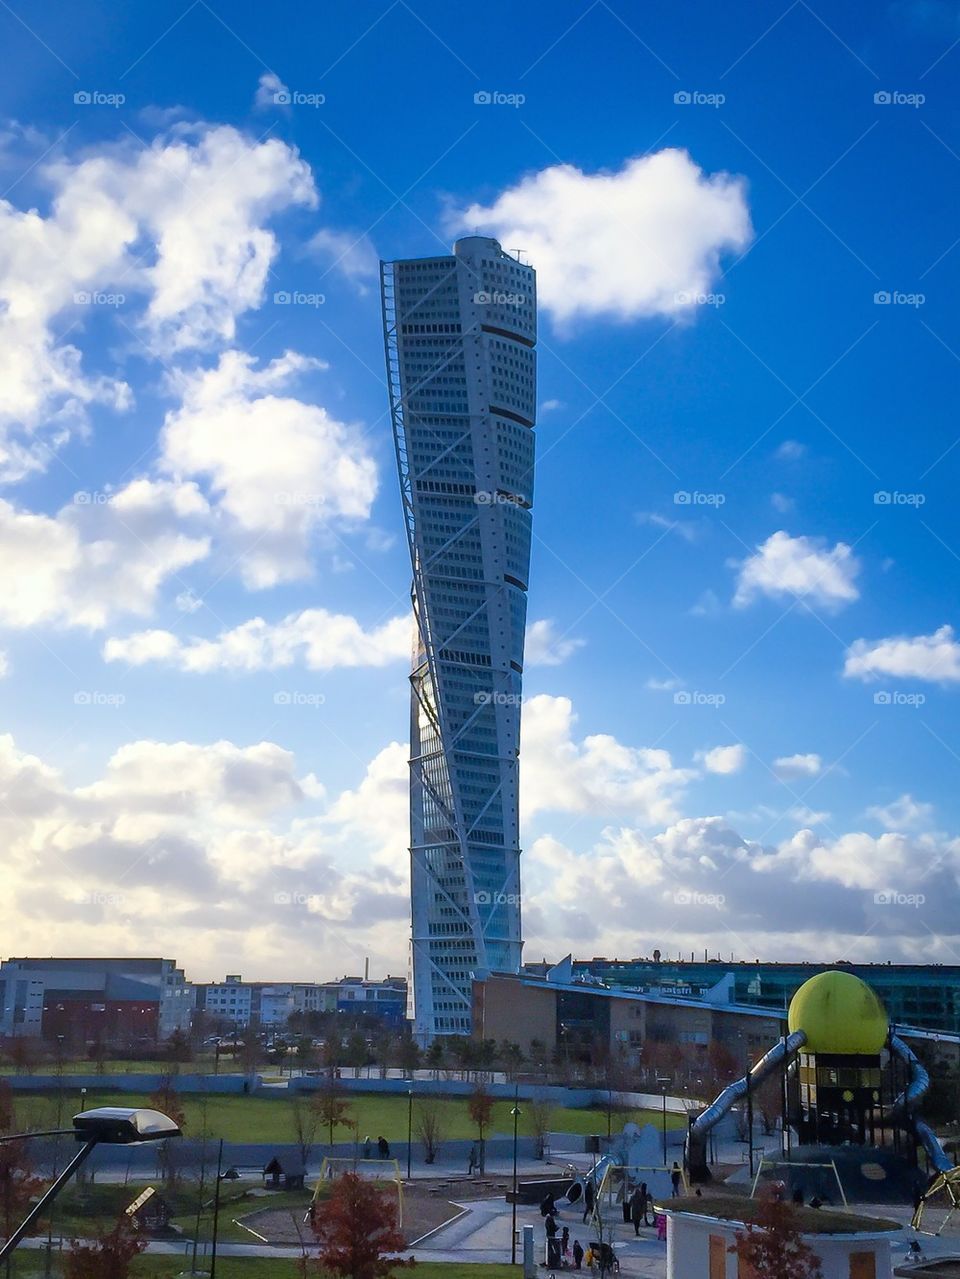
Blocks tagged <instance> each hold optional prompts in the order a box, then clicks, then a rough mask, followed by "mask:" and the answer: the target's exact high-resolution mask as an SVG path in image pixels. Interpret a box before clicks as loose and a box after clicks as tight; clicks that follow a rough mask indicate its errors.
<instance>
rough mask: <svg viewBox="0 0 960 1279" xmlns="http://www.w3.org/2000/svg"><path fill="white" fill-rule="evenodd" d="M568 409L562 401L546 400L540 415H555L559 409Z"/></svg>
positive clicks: (541, 406) (541, 407)
mask: <svg viewBox="0 0 960 1279" xmlns="http://www.w3.org/2000/svg"><path fill="white" fill-rule="evenodd" d="M562 408H566V405H565V404H564V403H563V401H562V400H544V401H543V403H542V404H541V405H540V413H541V414H543V413H555V412H556V411H557V409H562Z"/></svg>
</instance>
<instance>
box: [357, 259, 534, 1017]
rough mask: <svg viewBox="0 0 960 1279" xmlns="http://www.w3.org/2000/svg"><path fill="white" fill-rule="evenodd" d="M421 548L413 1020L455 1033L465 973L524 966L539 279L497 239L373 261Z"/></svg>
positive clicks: (410, 510)
mask: <svg viewBox="0 0 960 1279" xmlns="http://www.w3.org/2000/svg"><path fill="white" fill-rule="evenodd" d="M381 289H382V296H383V318H384V335H385V340H386V353H387V376H388V382H389V389H390V407H391V412H392V416H393V430H394V437H395V441H396V449H397V465H398V469H399V473H400V488H401V496H402V500H403V509H404V516H405V519H406V526H407V536H408V540H409V544H410V556H411V561H412V565H413V607H414V617H415V628H414V652H413V669H412V672H411V675H410V684H411V705H410V859H411V907H412V921H413V931H412V961H413V981H412V987H411V993H412V1001H413V1007H412V1015H413V1018H414V1033H415V1035H416V1036H417V1038H418V1039H419V1040H420V1041H421V1042H426V1041H429V1040H430V1039H431V1038H433V1037H434V1036H435V1035H443V1034H464V1033H466V1032H469V1030H470V1023H471V975H472V974H473V973H482V972H484V971H485V970H488V969H499V970H507V971H516V970H517V969H518V968H519V966H520V951H521V944H522V943H521V938H520V845H519V814H518V774H519V760H518V755H519V746H520V700H521V699H520V692H521V684H522V675H523V639H524V627H525V625H526V612H527V578H528V572H529V567H530V529H531V503H532V500H533V459H534V434H533V426H534V417H535V412H536V356H535V354H534V343H535V341H536V336H537V319H536V293H535V289H536V282H535V276H534V272H533V270H532V269H531V268H530V267H528V266H523V265H522V264H521V263H519V262H518V261H517V260H516V259H515V258H513V257H511V256H510V255H509V254H507V253H504V251H503V250H502V249H501V248H500V245H499V244H498V243H497V242H496V240H491V239H486V238H483V237H480V236H470V237H468V238H466V239H462V240H458V241H457V244H456V245H455V248H454V254H453V256H452V257H434V258H418V259H414V260H411V261H403V262H388V263H383V264H382V266H381Z"/></svg>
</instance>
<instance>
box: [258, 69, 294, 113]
mask: <svg viewBox="0 0 960 1279" xmlns="http://www.w3.org/2000/svg"><path fill="white" fill-rule="evenodd" d="M284 99H286V101H287V102H289V101H290V90H289V89H288V88H287V86H286V85H285V84H284V83H283V81H282V80H281V79H280V77H279V76H278V75H277V73H276V72H275V71H264V73H263V75H262V76H261V77H260V79H259V80H258V81H257V92H256V95H255V97H254V99H253V105H254V106H255V107H256V109H257V110H258V111H269V110H272V109H274V108H276V107H277V106H282V105H284Z"/></svg>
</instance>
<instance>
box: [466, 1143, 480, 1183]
mask: <svg viewBox="0 0 960 1279" xmlns="http://www.w3.org/2000/svg"><path fill="white" fill-rule="evenodd" d="M478 1162H479V1152H478V1150H477V1143H476V1142H474V1143H473V1145H472V1146H471V1147H470V1157H469V1159H468V1160H467V1176H468V1177H472V1176H473V1173H474V1170H475V1169H476V1167H477V1164H478Z"/></svg>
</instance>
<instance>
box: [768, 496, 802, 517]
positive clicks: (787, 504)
mask: <svg viewBox="0 0 960 1279" xmlns="http://www.w3.org/2000/svg"><path fill="white" fill-rule="evenodd" d="M770 505H771V506H772V507H773V509H774V510H775V511H779V512H780V514H781V515H786V514H787V512H788V511H792V510H793V508H794V507H795V506H796V502H795V501H794V500H793V498H792V497H787V495H786V493H771V494H770Z"/></svg>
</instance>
